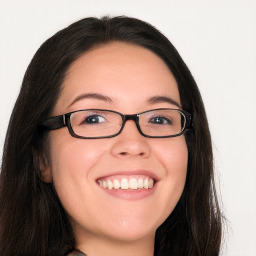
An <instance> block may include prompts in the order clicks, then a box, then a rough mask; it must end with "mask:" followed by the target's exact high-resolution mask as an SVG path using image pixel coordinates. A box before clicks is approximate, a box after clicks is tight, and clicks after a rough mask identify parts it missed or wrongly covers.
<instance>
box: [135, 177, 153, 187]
mask: <svg viewBox="0 0 256 256" xmlns="http://www.w3.org/2000/svg"><path fill="white" fill-rule="evenodd" d="M152 180H153V179H152ZM143 186H144V181H143V179H139V180H138V188H143Z"/></svg>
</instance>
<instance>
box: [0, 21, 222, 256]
mask: <svg viewBox="0 0 256 256" xmlns="http://www.w3.org/2000/svg"><path fill="white" fill-rule="evenodd" d="M112 41H121V42H126V43H131V44H136V45H140V46H142V47H145V48H147V49H149V50H151V51H152V52H154V53H156V54H157V55H158V56H159V57H160V58H162V59H163V60H164V61H165V63H166V65H167V66H168V67H169V69H170V71H171V72H172V73H173V75H174V76H175V78H176V81H177V83H178V88H179V93H180V97H181V104H182V107H183V109H184V110H186V111H188V112H189V113H191V114H192V115H193V129H192V130H191V131H189V132H187V133H186V134H185V137H186V142H187V147H188V152H189V159H188V172H187V179H186V184H185V188H184V192H183V194H182V196H181V198H180V200H179V202H178V204H177V206H176V208H175V209H174V211H173V212H172V213H171V215H170V216H169V217H168V218H167V219H166V221H165V222H164V223H163V224H162V225H161V226H160V227H159V228H158V230H157V232H156V238H155V254H154V255H155V256H165V255H186V256H189V255H191V256H192V255H193V256H196V255H200V256H203V255H204V256H205V255H207V256H216V255H218V254H219V250H220V244H221V215H220V210H219V206H218V201H217V197H216V191H215V186H214V174H213V156H212V145H211V137H210V132H209V128H208V122H207V118H206V114H205V109H204V105H203V102H202V99H201V96H200V93H199V90H198V88H197V85H196V83H195V81H194V79H193V77H192V75H191V73H190V71H189V70H188V68H187V66H186V65H185V63H184V62H183V60H182V58H181V57H180V55H179V54H178V52H177V50H176V49H175V48H174V46H173V45H172V44H171V43H170V42H169V40H168V39H167V38H166V37H165V36H164V35H162V34H161V33H160V32H159V31H158V30H157V29H155V28H154V27H152V26H151V25H150V24H148V23H145V22H143V21H140V20H138V19H134V18H128V17H114V18H109V17H103V18H101V19H97V18H86V19H82V20H80V21H78V22H75V23H73V24H71V25H70V26H68V27H67V28H65V29H63V30H61V31H59V32H58V33H56V34H55V35H54V36H53V37H51V38H50V39H48V40H47V41H46V42H45V43H44V44H43V45H42V46H41V47H40V48H39V50H38V51H37V53H36V54H35V56H34V58H33V59H32V61H31V63H30V65H29V67H28V69H27V71H26V74H25V76H24V80H23V83H22V87H21V90H20V94H19V96H18V99H17V101H16V104H15V107H14V109H13V112H12V115H11V119H10V123H9V127H8V131H7V135H6V140H5V145H4V151H3V160H2V167H1V176H0V207H1V208H0V255H1V256H12V255H26V256H28V255H37V256H44V255H52V256H58V255H60V256H63V255H65V254H66V253H68V252H69V251H70V250H72V249H73V248H74V246H75V239H74V235H73V231H72V228H71V225H70V224H69V221H68V218H67V216H66V213H65V211H64V209H63V208H62V206H61V204H60V202H59V200H58V197H57V195H56V193H55V191H54V189H53V187H52V185H51V184H46V183H44V182H42V180H41V178H42V173H41V171H40V163H41V164H42V159H44V156H47V152H46V151H47V133H44V132H42V131H41V130H40V129H39V128H38V124H40V123H41V122H42V121H43V120H44V119H46V118H47V117H49V115H50V113H51V111H52V109H53V107H54V105H55V103H56V101H57V98H58V95H59V93H60V91H61V85H62V82H63V80H64V79H65V74H66V72H67V70H68V69H69V67H70V65H71V64H72V63H73V62H74V61H75V60H76V59H77V58H78V57H79V56H81V54H83V53H84V52H85V51H87V50H89V49H91V48H92V47H95V46H97V45H100V44H107V43H110V42H112Z"/></svg>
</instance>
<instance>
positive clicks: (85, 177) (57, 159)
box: [50, 133, 104, 196]
mask: <svg viewBox="0 0 256 256" xmlns="http://www.w3.org/2000/svg"><path fill="white" fill-rule="evenodd" d="M69 137H70V138H69ZM69 137H67V136H65V137H64V136H61V134H57V133H56V134H55V133H52V134H51V140H50V141H51V144H50V148H51V172H52V176H53V182H54V184H55V188H56V190H57V193H58V194H59V196H60V195H61V194H62V193H64V192H65V193H67V190H68V189H67V188H66V187H67V186H68V187H70V188H71V186H74V187H75V186H76V185H78V184H80V186H81V185H83V184H81V183H84V184H86V182H88V181H89V180H91V179H90V176H91V172H90V170H91V169H93V167H94V166H95V165H96V164H97V162H98V161H99V159H100V158H101V157H102V155H103V152H104V148H102V147H100V146H99V145H98V143H97V141H94V142H93V143H91V141H85V140H78V139H76V138H73V137H71V136H70V135H69ZM62 191H63V192H62ZM70 191H71V189H70ZM68 193H69V192H68Z"/></svg>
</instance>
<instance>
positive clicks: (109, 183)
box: [107, 180, 113, 190]
mask: <svg viewBox="0 0 256 256" xmlns="http://www.w3.org/2000/svg"><path fill="white" fill-rule="evenodd" d="M107 185H108V189H110V190H111V189H112V188H113V183H112V181H111V180H108V181H107Z"/></svg>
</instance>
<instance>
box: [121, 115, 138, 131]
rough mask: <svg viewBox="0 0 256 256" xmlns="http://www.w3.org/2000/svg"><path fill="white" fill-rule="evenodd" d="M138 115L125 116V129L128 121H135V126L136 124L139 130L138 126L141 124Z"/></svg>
mask: <svg viewBox="0 0 256 256" xmlns="http://www.w3.org/2000/svg"><path fill="white" fill-rule="evenodd" d="M138 118H139V117H138V114H134V115H124V119H123V128H124V126H125V124H126V121H129V120H132V121H134V122H135V124H136V127H137V128H138V125H139V123H138Z"/></svg>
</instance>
